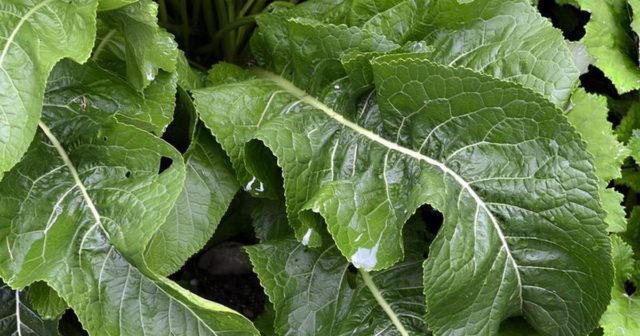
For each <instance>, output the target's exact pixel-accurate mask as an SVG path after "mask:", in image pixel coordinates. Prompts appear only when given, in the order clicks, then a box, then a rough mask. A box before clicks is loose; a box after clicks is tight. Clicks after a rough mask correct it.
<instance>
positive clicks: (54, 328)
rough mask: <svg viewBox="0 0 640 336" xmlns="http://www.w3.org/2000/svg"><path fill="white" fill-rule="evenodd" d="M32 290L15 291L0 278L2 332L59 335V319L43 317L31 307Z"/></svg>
mask: <svg viewBox="0 0 640 336" xmlns="http://www.w3.org/2000/svg"><path fill="white" fill-rule="evenodd" d="M30 294H31V291H30V290H24V291H22V292H18V291H14V290H12V289H11V288H9V286H8V285H6V284H5V283H4V282H2V281H1V280H0V302H2V304H0V321H1V323H0V334H2V335H6V336H57V335H59V334H58V321H47V320H44V319H42V318H41V317H40V316H39V315H38V313H36V311H35V310H34V309H33V308H32V307H31V302H30V301H31V295H30Z"/></svg>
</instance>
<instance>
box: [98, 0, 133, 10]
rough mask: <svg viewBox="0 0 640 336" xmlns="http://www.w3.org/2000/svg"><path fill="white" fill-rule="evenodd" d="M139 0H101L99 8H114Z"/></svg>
mask: <svg viewBox="0 0 640 336" xmlns="http://www.w3.org/2000/svg"><path fill="white" fill-rule="evenodd" d="M137 1H138V0H100V4H99V5H98V9H99V10H101V11H107V10H114V9H118V8H120V7H124V6H126V5H129V4H132V3H134V2H137Z"/></svg>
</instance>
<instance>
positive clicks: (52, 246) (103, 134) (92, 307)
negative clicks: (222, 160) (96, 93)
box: [0, 78, 257, 335]
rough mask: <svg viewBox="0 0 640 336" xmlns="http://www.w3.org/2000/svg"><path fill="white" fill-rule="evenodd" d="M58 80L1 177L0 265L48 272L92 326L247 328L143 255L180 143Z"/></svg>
mask: <svg viewBox="0 0 640 336" xmlns="http://www.w3.org/2000/svg"><path fill="white" fill-rule="evenodd" d="M63 80H64V78H52V79H51V82H52V83H54V84H52V85H58V84H59V83H61V82H62V81H63ZM103 80H104V79H103ZM82 90H86V91H87V93H93V92H91V88H90V87H82V88H81V89H80V92H79V93H80V94H83V92H82ZM66 91H67V90H66V89H63V88H58V89H57V90H54V91H50V92H49V93H48V95H47V97H46V98H47V99H46V103H47V104H45V106H46V108H45V110H44V113H43V118H42V121H41V122H40V123H39V128H40V131H39V132H38V133H37V135H36V140H35V141H34V142H33V143H32V145H31V147H30V149H29V151H28V152H27V154H26V155H25V157H24V158H23V160H22V161H21V162H20V163H19V164H18V165H16V166H15V167H14V169H12V170H11V171H10V172H9V173H7V175H6V177H5V179H4V180H3V181H2V183H0V189H1V190H3V193H2V194H1V195H0V276H2V278H3V279H5V280H6V281H7V283H9V284H10V285H11V286H12V287H14V288H24V287H25V286H27V285H30V284H32V283H34V282H36V281H45V282H47V284H48V285H49V286H51V288H53V289H54V290H55V291H56V292H57V293H58V294H59V295H60V297H61V298H62V299H64V301H65V302H67V303H68V304H69V306H70V307H71V308H72V309H73V310H74V311H75V312H76V313H77V315H78V317H79V319H80V321H81V322H82V324H83V327H84V328H85V329H86V330H87V331H89V332H90V333H91V334H107V335H142V334H144V333H148V334H149V335H157V334H166V333H169V334H176V335H189V334H204V335H215V334H218V333H226V334H230V335H254V334H257V331H256V330H255V328H254V327H253V326H252V324H251V323H250V322H249V321H248V320H246V319H245V318H244V317H242V316H241V315H239V314H237V313H235V312H233V311H232V310H230V309H228V308H226V307H224V306H221V305H218V304H215V303H212V302H209V301H206V300H203V299H200V298H198V297H196V296H195V295H192V294H191V293H189V292H188V291H186V290H184V289H182V288H180V287H179V286H177V285H176V284H174V283H173V282H171V281H169V280H168V279H166V278H163V277H161V276H159V275H158V274H156V273H155V272H153V271H152V270H150V269H149V268H148V267H146V265H145V263H144V261H143V253H144V251H145V250H146V248H147V246H148V243H149V240H150V239H151V238H152V237H153V235H154V234H155V233H156V232H157V231H158V229H159V227H160V226H161V225H162V223H164V221H165V219H166V217H167V215H168V213H169V211H170V210H171V208H172V205H173V204H174V202H175V200H176V198H177V197H178V194H179V192H180V190H181V189H182V183H183V180H184V178H185V165H184V162H183V160H182V157H181V155H180V154H179V153H178V152H177V151H176V150H175V149H173V148H172V147H171V146H169V145H168V144H167V143H165V142H164V141H162V140H161V139H159V138H157V137H156V136H154V135H152V134H150V133H148V132H146V131H143V130H140V129H139V128H136V127H134V126H130V125H126V124H123V123H120V122H118V121H117V120H116V118H114V116H113V115H112V113H110V112H108V111H102V110H99V109H97V107H99V105H98V106H95V107H96V108H95V109H86V110H84V109H83V108H82V106H79V105H78V104H77V102H75V101H74V100H73V99H72V98H68V96H66V95H65V94H64V92H66ZM56 92H63V94H61V96H58V95H57V94H56ZM50 102H56V104H48V103H50ZM63 102H66V104H62V103H63ZM164 162H167V163H168V164H165V163H164Z"/></svg>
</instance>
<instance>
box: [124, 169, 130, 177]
mask: <svg viewBox="0 0 640 336" xmlns="http://www.w3.org/2000/svg"><path fill="white" fill-rule="evenodd" d="M124 177H126V178H130V177H131V171H129V170H127V172H126V173H124Z"/></svg>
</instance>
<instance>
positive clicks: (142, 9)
mask: <svg viewBox="0 0 640 336" xmlns="http://www.w3.org/2000/svg"><path fill="white" fill-rule="evenodd" d="M157 16H158V4H156V3H155V2H153V1H152V0H140V1H137V2H135V3H132V4H130V5H128V6H124V7H122V8H119V9H117V10H112V11H106V12H101V13H100V20H102V22H104V23H106V24H107V26H108V27H109V28H111V29H115V30H116V33H114V34H117V35H118V36H115V37H112V38H111V39H110V40H109V41H107V42H108V43H111V44H115V46H111V48H116V49H120V50H122V53H123V55H122V57H123V59H124V60H125V61H126V63H127V67H126V72H127V78H128V79H129V82H130V83H131V84H132V85H133V86H134V87H135V88H136V89H138V90H142V89H144V88H146V87H147V86H148V85H149V83H151V82H152V81H153V80H154V79H155V78H156V77H157V76H158V73H159V70H160V69H162V70H164V71H167V72H173V71H175V70H176V64H177V58H178V49H177V48H178V45H177V44H176V42H175V41H174V40H173V36H172V35H171V34H169V33H168V32H167V31H165V30H164V29H163V28H160V27H159V26H158V19H157Z"/></svg>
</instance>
